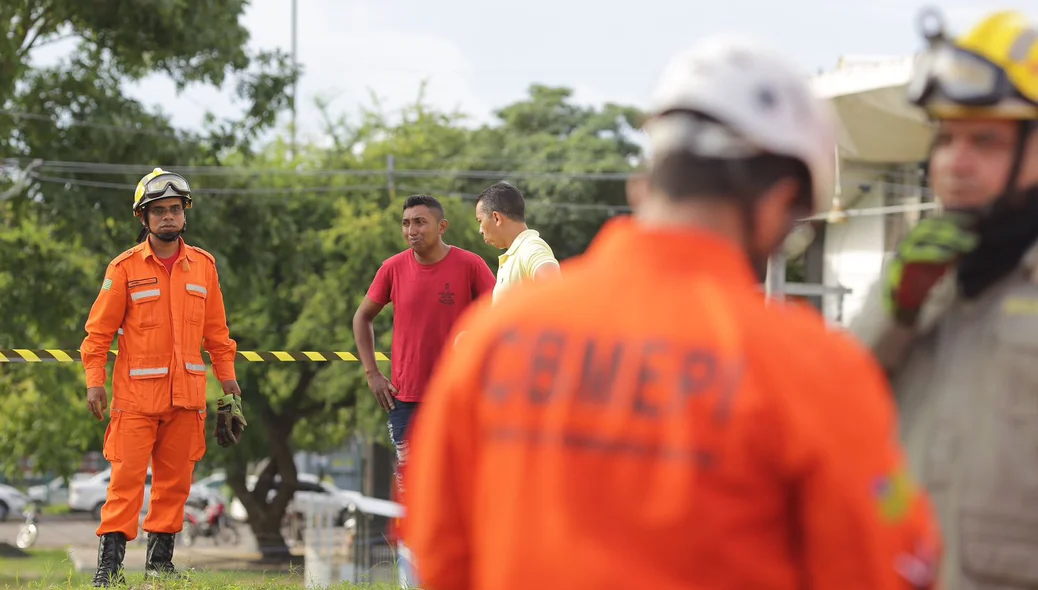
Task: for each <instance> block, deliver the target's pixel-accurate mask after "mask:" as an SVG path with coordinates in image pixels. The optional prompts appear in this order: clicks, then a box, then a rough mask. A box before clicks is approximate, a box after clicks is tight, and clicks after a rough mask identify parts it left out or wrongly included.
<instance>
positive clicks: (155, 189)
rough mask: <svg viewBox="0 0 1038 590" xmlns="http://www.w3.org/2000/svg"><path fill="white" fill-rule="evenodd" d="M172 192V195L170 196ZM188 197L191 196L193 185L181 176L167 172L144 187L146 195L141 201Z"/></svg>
mask: <svg viewBox="0 0 1038 590" xmlns="http://www.w3.org/2000/svg"><path fill="white" fill-rule="evenodd" d="M169 191H172V194H168V192H169ZM161 196H167V197H188V196H191V185H189V184H188V183H187V180H185V179H184V177H183V176H181V175H179V174H173V173H171V172H167V173H165V174H159V175H158V176H156V177H155V178H152V179H151V180H149V181H148V183H147V184H145V185H144V194H143V195H142V196H141V200H144V199H154V198H156V197H161Z"/></svg>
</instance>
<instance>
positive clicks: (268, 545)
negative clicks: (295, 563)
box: [249, 511, 292, 563]
mask: <svg viewBox="0 0 1038 590" xmlns="http://www.w3.org/2000/svg"><path fill="white" fill-rule="evenodd" d="M268 512H269V511H268ZM256 516H259V515H256ZM256 516H253V515H252V514H250V515H249V528H251V529H252V534H253V536H255V537H256V546H257V548H258V549H259V552H260V556H261V557H260V560H261V561H264V562H268V563H286V562H289V561H291V560H292V553H291V552H290V551H289V550H288V544H287V543H285V536H284V535H283V534H282V533H281V518H280V517H279V518H270V517H272V516H274V515H273V514H264V515H263V516H262V517H260V518H257V517H256Z"/></svg>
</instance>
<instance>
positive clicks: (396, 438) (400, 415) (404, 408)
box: [389, 400, 420, 492]
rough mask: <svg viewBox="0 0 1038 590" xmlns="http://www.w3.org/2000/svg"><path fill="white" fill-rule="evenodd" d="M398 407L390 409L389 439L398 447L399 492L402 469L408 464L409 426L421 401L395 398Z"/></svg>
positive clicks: (401, 490)
mask: <svg viewBox="0 0 1038 590" xmlns="http://www.w3.org/2000/svg"><path fill="white" fill-rule="evenodd" d="M393 403H394V404H396V407H395V408H393V409H392V410H390V411H389V439H390V440H391V441H393V447H394V448H395V449H396V469H395V470H394V475H395V477H396V486H397V492H403V490H404V482H403V475H402V474H401V471H402V470H403V468H404V466H405V465H407V455H408V452H407V451H408V441H407V435H408V434H409V426H410V425H411V420H412V419H413V418H414V415H415V413H416V412H417V411H418V407H419V404H420V402H402V401H400V400H393Z"/></svg>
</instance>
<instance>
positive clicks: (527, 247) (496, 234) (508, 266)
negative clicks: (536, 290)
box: [476, 182, 559, 301]
mask: <svg viewBox="0 0 1038 590" xmlns="http://www.w3.org/2000/svg"><path fill="white" fill-rule="evenodd" d="M476 221H477V222H478V223H479V233H480V235H482V236H483V241H485V242H486V243H487V244H490V245H491V246H493V247H495V248H497V249H499V250H504V251H505V252H504V254H502V255H501V256H499V257H498V263H499V264H498V268H497V284H496V285H494V295H493V300H494V301H497V300H498V298H500V297H501V294H502V293H504V292H505V291H507V290H508V289H509V288H511V287H514V286H515V285H518V284H519V283H522V282H525V281H531V280H539V279H544V278H547V277H551V276H555V275H558V274H559V261H558V260H556V259H555V253H554V252H552V250H551V246H549V245H548V243H547V242H545V241H544V239H543V238H542V237H541V234H540V233H539V232H538V231H537V230H535V229H530V227H529V226H527V225H526V199H525V198H524V197H523V193H522V192H521V191H520V190H519V189H518V188H516V187H514V186H512V185H511V184H508V183H507V182H497V183H494V184H492V185H490V186H489V187H487V188H486V189H485V190H484V191H483V192H482V193H480V195H479V197H478V198H477V199H476Z"/></svg>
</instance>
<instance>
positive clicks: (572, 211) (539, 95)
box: [0, 0, 639, 553]
mask: <svg viewBox="0 0 1038 590" xmlns="http://www.w3.org/2000/svg"><path fill="white" fill-rule="evenodd" d="M9 4H10V6H9ZM103 4H104V6H101V5H100V4H99V3H97V2H73V1H72V0H29V1H28V2H22V3H6V4H4V5H3V6H2V7H0V26H3V23H9V27H8V30H7V35H6V36H4V37H0V39H2V40H0V44H2V43H7V44H8V46H7V47H4V50H3V51H0V149H2V150H3V151H2V153H3V154H4V155H5V157H7V158H8V159H9V160H8V161H9V162H13V165H12V166H11V168H13V169H14V170H15V172H16V175H17V174H24V173H25V171H26V170H29V171H30V179H31V182H29V184H28V185H27V187H26V188H25V189H24V190H21V191H16V192H15V196H14V197H13V198H10V199H8V200H6V201H3V202H0V219H2V221H3V229H2V230H0V258H2V259H3V260H4V262H5V264H4V265H3V267H0V302H3V303H2V304H0V305H3V310H4V313H2V314H0V348H44V347H52V348H64V349H75V348H78V346H79V344H80V342H81V341H82V338H83V335H84V334H83V324H84V321H85V319H86V315H87V312H88V310H89V308H90V305H91V303H92V301H93V299H94V297H95V296H96V293H97V290H98V288H99V286H100V281H101V277H102V275H103V272H104V267H105V265H106V264H107V263H108V261H109V260H111V258H112V257H114V256H115V255H117V254H118V253H119V252H121V251H123V250H124V249H126V248H127V247H129V246H131V245H132V244H133V239H134V237H135V236H136V234H137V230H138V228H139V225H138V222H137V221H136V220H135V219H134V218H133V216H132V215H131V212H130V203H131V198H132V197H131V195H132V189H133V186H134V185H135V183H136V182H137V180H138V179H139V178H140V177H141V176H143V175H144V174H145V173H147V172H148V171H149V170H150V168H151V167H153V166H155V165H162V166H163V167H164V168H168V169H172V170H175V171H178V172H181V173H182V174H184V175H185V176H186V177H187V178H188V179H189V180H190V181H191V183H192V186H193V187H194V189H195V201H194V202H195V207H194V208H193V209H192V210H191V211H189V212H188V231H187V233H186V234H185V239H187V240H188V241H189V242H190V243H192V244H194V245H197V246H200V247H202V248H205V249H206V250H208V251H209V252H211V253H212V254H213V255H214V256H215V257H216V259H217V262H218V270H219V273H220V277H221V285H222V288H223V291H224V296H225V300H226V302H227V309H228V322H229V324H230V328H231V333H232V336H233V337H234V338H235V339H236V340H237V341H238V345H239V349H240V350H331V349H334V350H346V351H352V350H354V349H355V347H354V342H353V334H352V330H351V318H352V315H353V312H354V310H355V309H356V307H357V306H358V305H359V303H360V302H361V300H362V299H363V297H364V294H365V292H366V290H367V287H368V285H369V283H370V281H371V279H372V278H373V277H374V274H375V272H376V271H377V269H378V267H379V265H380V264H381V262H382V261H383V260H384V259H385V258H387V257H389V256H390V255H392V254H394V253H396V252H398V251H400V250H401V249H403V248H404V247H405V243H404V240H403V238H402V236H401V233H400V225H399V219H400V207H401V204H402V202H403V200H404V198H406V196H407V195H409V194H413V193H428V194H432V195H435V196H437V197H439V198H441V200H442V201H443V203H444V205H445V208H446V211H447V217H448V220H449V221H450V228H449V229H448V232H447V236H446V239H447V241H448V242H449V243H451V244H454V245H457V246H460V247H462V248H466V249H470V250H473V251H475V252H477V253H479V254H480V255H482V256H484V257H485V258H486V259H487V261H488V263H489V264H490V266H491V268H492V269H496V267H497V255H498V254H500V252H498V251H496V250H494V249H493V248H491V247H490V246H487V245H486V244H484V243H483V241H482V239H481V237H480V236H479V232H478V227H477V225H476V222H475V215H474V208H473V199H474V197H475V196H476V195H477V194H478V193H479V192H480V191H481V190H482V189H483V188H485V187H486V186H487V185H489V184H490V183H492V182H494V181H497V180H502V179H505V180H510V181H512V182H513V183H514V184H516V185H517V186H519V187H520V188H521V189H522V190H523V191H524V193H525V194H526V195H527V198H528V202H529V216H528V219H529V221H530V223H531V226H533V227H535V228H537V229H539V230H540V231H541V233H542V235H544V236H545V237H546V239H548V241H549V243H551V244H552V245H553V247H554V248H555V249H556V252H557V254H558V255H559V256H560V258H565V257H569V256H572V255H574V254H577V253H579V252H581V251H583V249H584V248H585V247H586V245H587V243H588V242H589V241H590V239H591V237H592V236H593V234H594V232H595V231H596V230H597V229H598V227H599V226H600V224H601V223H602V221H603V220H604V219H606V218H607V217H609V216H610V215H612V214H615V213H616V212H617V211H619V210H620V208H622V207H623V205H624V204H625V200H624V196H623V195H624V185H623V182H622V181H621V180H617V179H615V178H609V177H600V178H596V177H594V176H593V175H594V174H596V173H607V172H608V173H615V172H624V171H628V170H631V169H632V167H633V165H634V162H635V160H636V158H637V157H638V155H639V151H638V147H637V145H636V144H634V143H632V142H631V141H630V140H629V139H627V136H626V134H625V133H626V131H627V130H628V129H629V128H630V127H631V126H633V125H635V124H636V123H637V119H638V116H639V115H638V113H637V111H636V110H635V109H633V108H630V107H624V106H620V105H611V104H608V105H604V106H602V107H594V108H593V107H586V106H580V105H577V104H575V103H574V102H573V100H572V96H571V93H570V91H569V90H568V89H565V88H551V87H545V86H539V85H534V86H531V87H530V89H529V93H528V96H526V97H525V98H523V99H522V100H520V101H518V102H516V103H514V104H512V105H508V106H506V107H504V108H502V109H500V110H499V111H498V112H497V113H496V115H497V120H496V121H494V122H493V123H492V124H489V125H485V126H482V127H478V128H472V127H471V126H467V125H466V123H467V121H466V120H465V117H464V116H463V115H462V114H461V113H457V112H440V111H438V110H436V109H432V108H430V107H429V106H428V105H427V104H425V102H424V100H423V97H422V96H419V98H418V100H417V101H416V102H415V103H414V104H413V105H411V106H409V107H408V108H406V109H404V110H403V111H402V112H401V113H397V114H393V115H390V114H386V113H383V112H381V111H380V110H379V108H378V105H377V104H376V105H373V106H372V107H371V108H370V109H367V110H365V111H364V112H363V113H362V114H361V115H360V116H358V117H352V118H351V117H335V116H333V115H332V114H331V113H327V112H325V115H326V120H327V121H328V125H327V129H326V131H327V136H328V137H329V138H330V139H331V142H330V147H329V146H317V145H310V146H300V147H299V148H298V149H297V150H295V151H294V152H293V153H291V154H289V152H288V151H287V146H286V145H285V144H284V143H283V142H282V141H280V140H275V141H273V142H272V143H269V144H267V145H261V144H259V143H257V141H258V139H259V137H261V134H262V133H263V132H264V131H265V130H267V129H269V128H270V127H271V126H272V125H274V124H275V121H276V117H277V115H278V113H279V112H280V111H283V110H284V109H285V108H286V107H288V106H289V105H290V104H291V101H290V97H289V96H288V94H287V89H288V88H289V87H290V84H291V81H292V80H293V78H294V76H295V75H296V72H295V71H294V70H293V69H292V68H291V67H290V64H289V62H288V61H287V59H286V57H285V56H284V55H282V54H279V53H263V54H256V55H249V54H247V52H246V51H245V49H244V47H245V41H246V40H247V38H248V34H247V32H246V31H245V30H244V29H243V28H242V27H241V26H240V24H239V18H240V16H241V12H242V9H243V5H244V2H243V1H233V2H224V3H201V4H197V5H196V4H191V8H190V9H187V8H185V7H186V6H187V1H186V0H169V1H167V2H161V3H147V4H141V3H136V2H114V3H113V2H105V3H103ZM64 35H71V36H73V37H75V38H76V39H77V43H76V48H75V50H74V51H73V52H72V53H71V54H70V55H69V56H68V58H67V59H65V60H63V61H61V62H60V63H59V64H57V65H55V66H52V67H41V68H31V67H29V63H30V62H29V61H28V55H29V52H30V50H31V49H32V48H34V47H38V46H39V45H40V44H41V43H47V42H50V41H53V40H55V39H57V38H58V37H60V36H64ZM154 72H163V73H165V74H168V75H169V76H170V77H172V78H173V79H174V80H175V81H176V82H177V83H178V85H180V86H181V87H182V86H184V85H186V84H189V83H202V84H212V85H221V84H223V83H224V82H225V81H226V80H228V79H230V78H231V77H232V76H233V78H235V79H236V80H237V83H236V86H235V87H234V91H235V92H236V94H237V95H238V96H239V97H240V98H241V99H243V100H245V101H246V102H247V103H248V105H249V106H248V107H247V108H246V109H245V111H244V113H243V115H242V117H241V118H240V119H237V120H217V119H216V118H215V117H209V118H208V120H207V125H206V127H205V128H204V129H203V130H202V131H200V132H192V131H187V130H182V129H177V128H175V127H174V126H173V125H172V124H171V123H170V122H169V120H168V118H167V117H166V116H165V115H164V114H163V113H161V112H158V111H155V110H153V109H151V108H148V107H146V106H144V105H142V104H140V103H139V102H137V101H135V100H133V99H131V98H129V97H127V96H125V95H124V94H123V93H122V92H121V84H122V83H123V82H124V81H126V80H132V79H140V78H142V77H144V76H146V75H148V74H150V73H154ZM35 160H40V161H41V162H39V163H37V164H36V165H35V167H33V166H31V165H30V163H32V162H33V161H35ZM390 161H391V162H392V163H393V164H392V170H390V168H389V166H388V163H389V162H390ZM577 173H580V174H584V175H587V174H590V175H592V176H575V175H576V174H577ZM9 186H10V183H8V184H7V185H0V192H3V190H5V189H6V188H8V187H9ZM391 326H392V308H391V307H389V308H387V309H386V310H385V311H384V312H383V313H382V315H381V316H380V317H379V318H378V320H377V322H376V326H375V329H376V336H377V346H376V348H377V349H378V350H382V351H388V350H389V349H390V345H391V338H392V334H391ZM387 370H388V367H387ZM237 371H238V378H239V383H240V385H241V387H242V389H243V399H244V405H245V412H246V416H247V417H248V419H249V428H248V429H247V430H246V436H245V439H244V440H243V441H242V443H241V444H239V445H238V446H236V447H234V448H232V449H230V450H225V449H221V448H220V447H218V446H216V445H215V444H214V441H213V440H212V439H210V441H211V442H210V450H209V452H208V453H207V457H206V459H205V462H206V463H207V464H208V465H207V466H208V467H214V466H221V467H223V468H225V469H226V470H227V473H228V480H229V483H230V485H231V487H232V489H233V490H234V492H235V494H236V495H238V496H239V497H240V498H241V500H242V502H243V504H244V505H245V507H246V509H247V510H248V512H249V515H250V524H251V526H252V527H253V530H254V532H255V533H256V534H257V538H259V539H260V540H261V544H262V545H263V546H264V547H265V548H266V549H268V550H269V551H270V552H271V553H277V552H278V551H280V550H283V549H284V540H283V539H282V538H281V535H280V532H279V524H280V522H281V518H282V516H283V514H284V512H285V509H286V507H287V505H288V502H289V500H290V498H291V494H292V491H293V489H294V488H295V486H296V485H297V473H296V466H295V462H294V458H293V455H294V453H295V452H297V451H300V450H311V451H329V450H333V449H335V448H337V447H339V446H340V445H341V444H342V443H343V442H344V441H345V440H347V438H349V437H351V436H354V435H360V436H364V437H366V438H368V439H369V440H374V441H378V442H380V443H383V444H386V443H388V441H387V437H386V427H385V416H384V414H383V413H382V411H381V410H380V409H379V408H378V407H377V405H376V404H375V403H374V401H373V399H372V398H371V396H370V394H368V392H367V388H366V384H365V380H364V378H363V373H362V372H361V371H359V365H358V364H356V363H239V364H238V365H237ZM81 375H82V369H81V367H79V366H70V365H46V366H41V365H31V366H10V365H8V366H3V365H0V457H4V459H3V460H2V461H3V463H2V465H0V467H3V469H4V471H5V472H6V473H7V474H8V475H9V476H14V475H16V472H17V471H18V461H19V458H29V459H32V460H33V461H34V462H35V463H36V465H37V468H38V469H40V470H43V471H50V472H56V473H60V474H69V473H70V472H71V471H73V470H75V468H76V466H77V462H78V460H79V458H80V457H81V455H82V452H83V451H84V450H86V449H98V448H99V447H100V441H101V435H102V433H103V427H102V426H101V425H99V424H98V423H97V422H96V421H94V420H93V419H92V418H91V417H90V416H89V414H88V412H87V410H86V408H85V404H84V402H83V381H82V376H81ZM218 387H219V386H218V384H217V383H216V382H215V379H211V381H210V389H211V392H212V393H213V395H214V396H215V394H216V393H217V390H218ZM211 430H212V425H210V431H211ZM257 464H259V465H263V468H262V469H261V470H260V471H259V472H258V473H257V474H256V475H258V478H257V482H256V484H255V486H254V487H252V488H251V489H250V488H249V486H248V485H246V474H247V472H248V471H249V469H250V468H253V466H255V465H257ZM276 478H279V479H280V480H281V481H282V485H281V486H280V489H281V490H282V491H281V492H279V493H278V494H273V495H272V494H270V492H271V490H272V489H274V483H275V479H276Z"/></svg>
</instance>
